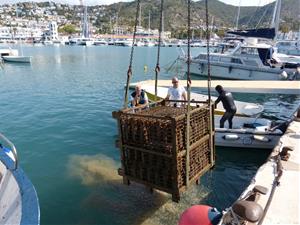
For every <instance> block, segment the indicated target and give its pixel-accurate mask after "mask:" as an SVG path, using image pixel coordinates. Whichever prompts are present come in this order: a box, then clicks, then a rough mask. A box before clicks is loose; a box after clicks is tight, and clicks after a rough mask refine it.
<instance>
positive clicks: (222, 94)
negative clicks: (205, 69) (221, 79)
mask: <svg viewBox="0 0 300 225" xmlns="http://www.w3.org/2000/svg"><path fill="white" fill-rule="evenodd" d="M216 91H217V92H218V93H219V97H218V99H217V100H216V102H215V107H217V104H218V103H219V102H220V101H221V102H222V104H223V108H224V109H225V113H224V115H223V116H222V118H221V120H220V127H221V128H224V123H225V121H226V120H228V123H229V129H232V119H233V116H234V114H235V113H236V106H235V104H234V100H233V97H232V94H231V93H230V92H227V91H225V90H224V89H223V87H222V86H221V85H217V86H216Z"/></svg>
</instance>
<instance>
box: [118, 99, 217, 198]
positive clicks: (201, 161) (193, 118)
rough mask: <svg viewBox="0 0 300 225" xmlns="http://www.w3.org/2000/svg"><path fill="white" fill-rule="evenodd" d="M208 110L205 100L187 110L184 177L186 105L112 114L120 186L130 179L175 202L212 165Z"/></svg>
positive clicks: (213, 153)
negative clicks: (187, 155)
mask: <svg viewBox="0 0 300 225" xmlns="http://www.w3.org/2000/svg"><path fill="white" fill-rule="evenodd" d="M196 103H197V104H198V103H200V102H194V104H196ZM209 107H211V110H210V109H209ZM213 110H214V107H213V105H210V106H209V105H208V103H207V102H201V106H199V105H197V106H196V105H195V106H191V110H190V126H189V131H190V132H189V133H190V137H189V142H190V148H189V161H188V162H189V165H188V166H189V168H188V169H189V173H188V174H189V178H188V179H187V178H186V169H187V168H186V167H187V165H186V162H187V160H186V152H187V150H186V144H187V143H186V140H187V137H186V130H187V127H186V126H187V117H186V114H187V107H171V106H166V105H162V104H155V106H154V107H149V108H147V109H144V110H138V111H136V110H134V109H125V110H121V111H118V112H114V114H113V115H114V117H115V118H116V119H117V120H118V126H119V140H118V143H119V144H118V146H119V148H120V150H121V162H122V168H121V170H120V175H122V176H123V181H124V183H127V184H129V183H130V181H135V182H138V183H142V184H145V185H146V186H148V187H150V188H156V189H159V190H162V191H165V192H168V193H170V194H172V199H173V201H177V202H178V201H179V200H180V193H181V192H182V191H183V190H185V189H186V187H187V186H188V185H189V184H190V183H191V182H195V181H196V180H198V178H199V177H200V176H201V175H202V174H203V173H205V172H206V171H207V170H209V169H210V168H211V167H212V166H213V165H214V161H215V160H214V159H215V149H214V126H213V124H214V122H213V116H212V115H213ZM210 113H212V115H211V116H210ZM210 118H212V121H211V120H210Z"/></svg>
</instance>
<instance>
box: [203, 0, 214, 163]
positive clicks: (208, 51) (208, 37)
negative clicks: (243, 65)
mask: <svg viewBox="0 0 300 225" xmlns="http://www.w3.org/2000/svg"><path fill="white" fill-rule="evenodd" d="M205 17H206V46H207V92H208V107H209V121H210V126H209V137H210V138H209V146H210V149H211V154H210V162H211V164H212V165H214V163H215V153H214V147H213V144H214V141H213V138H212V132H213V126H214V121H213V109H212V105H211V93H210V89H211V71H210V49H209V41H210V31H209V25H208V0H205Z"/></svg>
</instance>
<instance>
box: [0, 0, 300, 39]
mask: <svg viewBox="0 0 300 225" xmlns="http://www.w3.org/2000/svg"><path fill="white" fill-rule="evenodd" d="M247 1H248V0H247ZM136 4H137V2H136V0H135V1H132V2H120V3H115V4H111V5H108V6H103V5H102V6H100V5H98V6H90V7H88V11H89V16H90V22H91V23H92V24H93V26H94V27H96V29H97V31H98V32H100V33H110V32H112V29H113V27H116V25H118V26H121V27H123V28H125V30H129V31H132V29H133V25H134V20H135V14H136ZM208 5H209V24H212V21H213V24H214V25H215V26H216V27H218V29H220V30H223V29H228V28H232V27H235V24H236V17H237V11H238V7H236V6H232V5H227V4H224V3H223V2H220V1H218V0H209V1H208ZM274 5H275V3H274V2H273V3H270V4H268V5H265V6H263V7H241V13H240V18H239V28H255V27H269V26H270V22H271V19H272V15H273V10H274ZM37 8H39V11H37V10H36V9H37ZM41 8H42V9H44V12H42V13H41ZM18 9H20V10H21V11H20V12H19V16H20V17H22V18H26V19H34V20H36V21H39V20H44V21H45V20H47V18H48V16H49V15H50V16H51V15H57V16H62V17H64V18H63V19H62V21H65V22H63V23H62V24H59V25H60V26H62V25H64V24H70V23H71V24H74V25H75V26H77V27H79V22H80V20H81V18H80V15H81V12H82V6H78V5H74V6H69V5H65V4H58V3H53V2H49V1H47V2H43V3H34V2H27V3H18ZM37 12H39V14H37ZM141 12H142V15H141V24H142V26H143V27H144V28H148V18H149V17H148V15H149V14H150V15H151V29H157V28H158V26H159V15H160V14H159V12H160V0H141ZM299 12H300V1H299V0H282V8H281V16H280V18H281V26H282V27H284V29H285V30H299V26H300V22H299V21H300V19H299ZM3 13H8V14H9V15H10V16H14V14H15V8H14V7H13V6H11V11H10V12H6V11H5V10H3ZM2 15H3V14H2ZM0 16H1V12H0ZM191 18H192V20H191V26H192V28H193V30H194V31H195V32H198V33H199V32H201V31H200V29H199V28H200V27H201V26H204V25H205V1H203V0H200V1H197V2H194V1H193V2H192V12H191ZM0 24H2V25H7V24H10V20H6V21H3V20H2V21H1V20H0ZM186 24H187V0H164V30H168V31H171V32H172V34H175V35H177V36H179V35H181V34H183V33H186ZM196 35H198V34H196Z"/></svg>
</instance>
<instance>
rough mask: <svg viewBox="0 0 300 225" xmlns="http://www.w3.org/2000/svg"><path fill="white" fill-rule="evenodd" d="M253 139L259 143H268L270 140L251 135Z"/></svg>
mask: <svg viewBox="0 0 300 225" xmlns="http://www.w3.org/2000/svg"><path fill="white" fill-rule="evenodd" d="M253 138H254V139H255V140H257V141H261V142H269V141H270V139H269V138H267V137H265V136H261V135H253Z"/></svg>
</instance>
